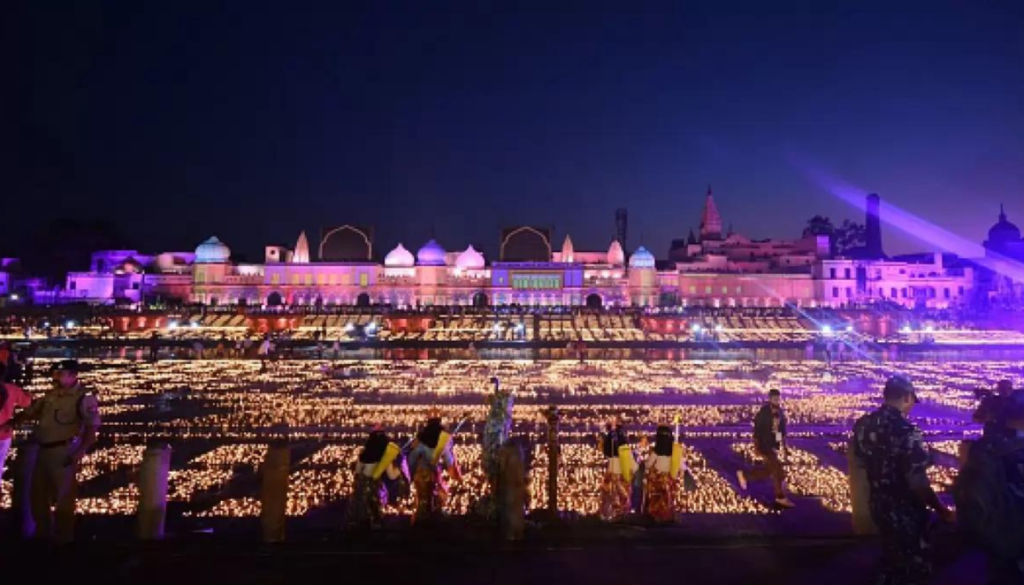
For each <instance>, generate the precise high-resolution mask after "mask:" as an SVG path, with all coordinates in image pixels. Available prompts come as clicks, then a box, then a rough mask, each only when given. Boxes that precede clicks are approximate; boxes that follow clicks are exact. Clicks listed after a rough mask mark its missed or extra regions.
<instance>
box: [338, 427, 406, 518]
mask: <svg viewBox="0 0 1024 585" xmlns="http://www.w3.org/2000/svg"><path fill="white" fill-rule="evenodd" d="M399 451H400V449H399V447H398V445H395V444H394V443H391V442H389V441H388V436H387V435H386V434H385V433H384V429H383V427H382V426H381V424H380V423H377V424H376V425H374V426H373V430H371V431H370V436H369V437H368V438H367V440H366V444H365V445H364V446H363V450H362V451H361V452H360V453H359V461H358V462H357V463H356V476H355V487H354V489H353V491H352V500H351V503H350V507H349V515H348V521H349V524H350V525H369V527H370V528H378V527H380V526H381V524H383V520H384V515H383V507H384V506H385V505H386V504H387V499H388V493H387V489H386V488H385V487H384V481H383V476H384V474H385V473H386V474H387V475H388V477H389V478H390V479H391V480H394V479H396V478H397V477H398V474H399V473H400V471H399V470H398V468H397V467H396V466H395V465H394V462H395V458H396V456H397V455H398V452H399Z"/></svg>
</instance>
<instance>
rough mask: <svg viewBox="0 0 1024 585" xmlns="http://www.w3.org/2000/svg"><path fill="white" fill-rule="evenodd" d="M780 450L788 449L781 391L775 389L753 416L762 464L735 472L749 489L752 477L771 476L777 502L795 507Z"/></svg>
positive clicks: (756, 445) (755, 444)
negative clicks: (747, 470)
mask: <svg viewBox="0 0 1024 585" xmlns="http://www.w3.org/2000/svg"><path fill="white" fill-rule="evenodd" d="M779 449H782V450H783V452H784V453H785V452H786V451H787V449H786V413H785V412H784V411H783V410H782V394H781V393H780V392H779V391H778V390H777V389H775V388H772V389H771V390H770V391H769V392H768V402H767V403H766V404H765V405H764V406H762V407H761V410H760V411H758V413H757V417H755V418H754V451H755V452H756V453H757V455H758V457H760V458H761V465H760V466H758V467H755V468H754V469H751V470H750V471H749V472H745V471H743V470H742V469H741V470H739V471H737V472H736V478H737V480H738V481H739V484H740V487H741V488H743V489H747V482H748V481H750V480H753V481H759V480H763V479H768V478H769V477H770V478H771V479H772V486H773V487H774V489H775V505H777V506H779V507H780V508H792V507H793V506H794V504H793V501H792V500H790V499H789V496H787V495H786V470H785V468H784V467H783V466H782V461H781V460H780V459H779Z"/></svg>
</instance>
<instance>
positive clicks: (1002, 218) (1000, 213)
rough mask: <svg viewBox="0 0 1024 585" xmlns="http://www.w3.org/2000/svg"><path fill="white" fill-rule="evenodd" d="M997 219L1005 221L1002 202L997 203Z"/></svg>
mask: <svg viewBox="0 0 1024 585" xmlns="http://www.w3.org/2000/svg"><path fill="white" fill-rule="evenodd" d="M999 221H1006V211H1005V210H1004V209H1003V204H1002V203H1000V204H999Z"/></svg>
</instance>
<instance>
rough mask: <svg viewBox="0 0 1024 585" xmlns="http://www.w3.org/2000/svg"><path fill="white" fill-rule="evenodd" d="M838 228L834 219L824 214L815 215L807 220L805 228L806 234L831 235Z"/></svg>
mask: <svg viewBox="0 0 1024 585" xmlns="http://www.w3.org/2000/svg"><path fill="white" fill-rule="evenodd" d="M835 231H836V228H835V226H833V225H832V220H831V219H829V218H827V217H825V216H823V215H815V216H814V217H812V218H811V219H809V220H807V227H805V228H804V236H829V237H831V236H832V235H833V234H835Z"/></svg>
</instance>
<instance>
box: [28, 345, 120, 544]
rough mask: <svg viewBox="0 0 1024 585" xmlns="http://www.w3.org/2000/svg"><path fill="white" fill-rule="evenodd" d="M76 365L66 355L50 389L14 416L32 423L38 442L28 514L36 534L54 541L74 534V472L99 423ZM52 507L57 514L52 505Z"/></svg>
mask: <svg viewBox="0 0 1024 585" xmlns="http://www.w3.org/2000/svg"><path fill="white" fill-rule="evenodd" d="M78 371H79V365H78V362H77V361H75V360H65V361H62V362H60V363H59V364H58V365H57V368H56V370H55V372H54V388H53V389H52V390H50V391H49V392H47V393H46V395H45V396H44V397H43V398H42V399H40V400H36V401H35V402H33V403H32V406H31V407H30V408H28V409H27V410H26V411H24V412H23V413H22V414H21V415H19V417H18V418H26V419H34V420H36V421H38V422H37V426H36V429H35V433H34V434H33V440H34V441H35V442H36V443H37V444H38V445H39V456H38V458H37V460H36V469H35V473H34V474H33V476H32V517H33V519H34V520H35V523H36V536H37V537H47V536H50V537H52V538H53V540H54V541H55V542H58V543H66V542H71V541H72V540H73V539H74V522H75V496H76V491H77V487H78V486H77V484H76V481H75V473H76V471H77V470H78V464H79V462H80V461H81V460H82V458H83V457H84V456H85V454H86V453H87V452H88V451H89V448H90V447H92V446H93V444H94V443H96V439H97V435H98V432H99V428H100V414H99V405H98V403H97V402H96V396H95V395H93V394H92V393H90V392H89V391H88V390H86V389H85V388H83V387H82V385H81V384H80V383H79V381H78ZM53 507H55V508H56V518H54V517H53V515H52V514H51V511H50V510H51V508H53Z"/></svg>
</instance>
